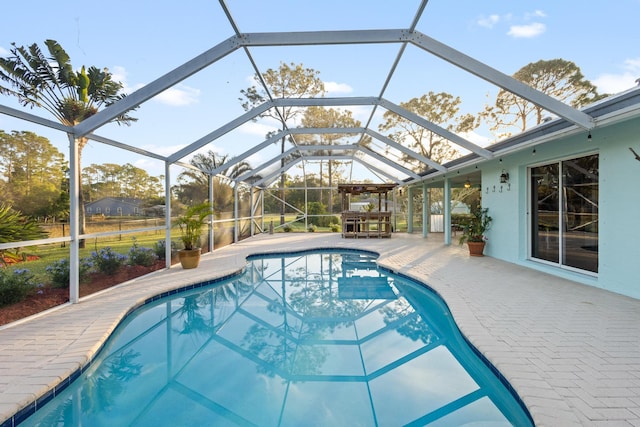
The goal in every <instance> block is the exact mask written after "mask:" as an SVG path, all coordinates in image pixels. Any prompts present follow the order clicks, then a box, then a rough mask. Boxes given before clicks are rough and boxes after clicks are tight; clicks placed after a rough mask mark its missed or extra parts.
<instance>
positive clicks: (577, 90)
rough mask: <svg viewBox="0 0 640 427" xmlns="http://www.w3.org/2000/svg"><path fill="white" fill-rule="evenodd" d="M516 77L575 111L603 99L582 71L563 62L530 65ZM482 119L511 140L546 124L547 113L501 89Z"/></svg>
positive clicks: (542, 61) (523, 68) (532, 63)
mask: <svg viewBox="0 0 640 427" xmlns="http://www.w3.org/2000/svg"><path fill="white" fill-rule="evenodd" d="M513 77H514V78H515V79H517V80H519V81H521V82H523V83H525V84H527V85H529V86H531V87H532V88H534V89H537V90H539V91H540V92H543V93H545V94H547V95H549V96H551V97H553V98H555V99H557V100H559V101H563V102H565V103H568V104H569V105H571V106H572V107H575V108H581V107H584V106H585V105H588V104H591V103H592V102H595V101H598V100H599V99H602V98H604V97H605V96H606V95H599V94H598V92H597V88H596V87H595V86H594V85H593V84H592V83H591V82H589V81H588V80H587V79H586V78H585V77H584V75H583V74H582V72H581V71H580V68H579V67H578V66H577V65H576V64H575V63H573V62H571V61H567V60H564V59H551V60H548V61H545V60H540V61H538V62H531V63H529V64H527V65H525V66H524V67H522V68H521V69H519V70H518V71H516V73H515V74H514V75H513ZM481 116H482V118H483V119H485V120H486V121H487V123H489V124H490V125H491V130H492V131H496V132H498V137H499V138H502V137H508V136H510V135H511V134H512V131H511V130H514V131H515V132H522V131H524V130H525V129H527V128H529V127H532V126H536V125H539V124H540V123H542V122H543V121H544V120H545V110H544V109H542V107H539V106H537V105H535V104H533V103H531V102H529V101H527V100H526V99H523V98H520V97H519V96H517V95H515V94H513V93H511V92H508V91H506V90H504V89H501V90H500V91H499V92H498V95H497V97H496V102H495V104H494V105H487V106H486V107H485V110H484V111H483V112H482V113H481ZM510 129H511V130H510Z"/></svg>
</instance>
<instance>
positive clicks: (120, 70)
mask: <svg viewBox="0 0 640 427" xmlns="http://www.w3.org/2000/svg"><path fill="white" fill-rule="evenodd" d="M109 72H110V73H111V79H112V80H114V81H116V82H120V83H122V84H123V85H125V86H126V84H127V70H126V69H125V68H124V67H121V66H120V65H116V66H114V67H113V68H110V69H109Z"/></svg>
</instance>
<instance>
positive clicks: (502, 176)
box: [500, 169, 509, 184]
mask: <svg viewBox="0 0 640 427" xmlns="http://www.w3.org/2000/svg"><path fill="white" fill-rule="evenodd" d="M508 182H509V172H505V170H504V169H503V170H502V173H501V174H500V183H501V184H506V183H508Z"/></svg>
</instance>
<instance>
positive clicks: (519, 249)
mask: <svg viewBox="0 0 640 427" xmlns="http://www.w3.org/2000/svg"><path fill="white" fill-rule="evenodd" d="M629 147H632V148H634V150H635V151H636V152H640V119H638V118H635V119H629V120H627V121H624V122H620V123H617V124H615V125H611V126H607V127H598V128H596V129H595V130H594V131H593V132H592V138H591V139H588V138H587V132H586V131H585V132H581V133H578V134H575V135H571V136H567V137H564V138H560V139H557V140H554V141H552V142H548V143H545V144H541V145H537V146H535V153H534V151H533V148H531V149H529V150H525V151H521V152H519V153H516V154H513V155H509V156H504V157H502V158H501V160H502V161H500V159H495V160H492V161H491V162H488V163H486V164H483V166H482V192H483V193H482V204H483V206H484V207H488V208H489V211H490V214H491V216H492V217H493V219H494V225H493V227H492V229H491V230H490V231H489V232H488V238H489V242H488V245H487V247H486V249H485V254H487V255H489V256H493V257H495V258H500V259H503V260H506V261H509V262H513V263H517V264H522V265H526V266H528V267H530V268H534V269H538V270H543V271H547V272H549V273H552V274H555V275H559V276H562V277H567V278H570V279H572V280H576V281H578V282H581V283H585V284H589V285H592V286H596V287H599V288H603V289H607V290H610V291H613V292H617V293H621V294H624V295H628V296H631V297H634V298H640V279H639V277H640V274H639V273H640V249H639V248H638V246H637V242H640V226H639V225H638V220H639V219H640V191H639V190H638V183H640V161H638V160H636V159H635V157H634V154H633V153H632V152H631V150H629ZM592 153H598V154H599V200H598V223H599V233H598V239H599V259H598V273H597V274H590V273H586V272H585V273H581V272H576V271H571V270H568V269H563V268H561V267H557V266H549V265H546V264H543V263H540V262H537V261H534V260H530V259H529V249H528V248H529V246H530V237H529V216H530V212H529V210H530V206H529V200H528V199H529V193H528V192H529V189H528V185H527V176H528V168H529V167H531V166H534V165H537V164H544V163H549V162H554V161H558V160H562V159H568V158H575V157H580V156H582V155H588V154H592ZM502 170H505V171H507V172H508V173H509V175H510V189H507V186H505V185H504V184H500V179H499V177H500V174H501V173H502ZM494 187H495V190H494ZM501 187H502V188H501ZM501 189H502V191H500V190H501ZM516 284H517V278H514V285H516Z"/></svg>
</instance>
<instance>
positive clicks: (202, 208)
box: [176, 202, 212, 268]
mask: <svg viewBox="0 0 640 427" xmlns="http://www.w3.org/2000/svg"><path fill="white" fill-rule="evenodd" d="M211 214H212V211H211V207H210V206H209V204H208V203H206V202H205V203H200V204H197V205H194V206H190V207H189V208H187V210H186V211H185V213H184V214H183V215H180V216H179V217H178V219H177V221H176V225H177V226H178V227H180V233H181V237H180V239H181V240H182V244H183V245H184V249H181V250H179V251H178V258H179V259H180V264H181V265H182V268H196V267H197V266H198V264H199V263H200V252H201V248H200V246H199V243H200V234H201V233H202V227H203V226H204V225H205V224H206V223H207V217H209V215H211Z"/></svg>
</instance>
